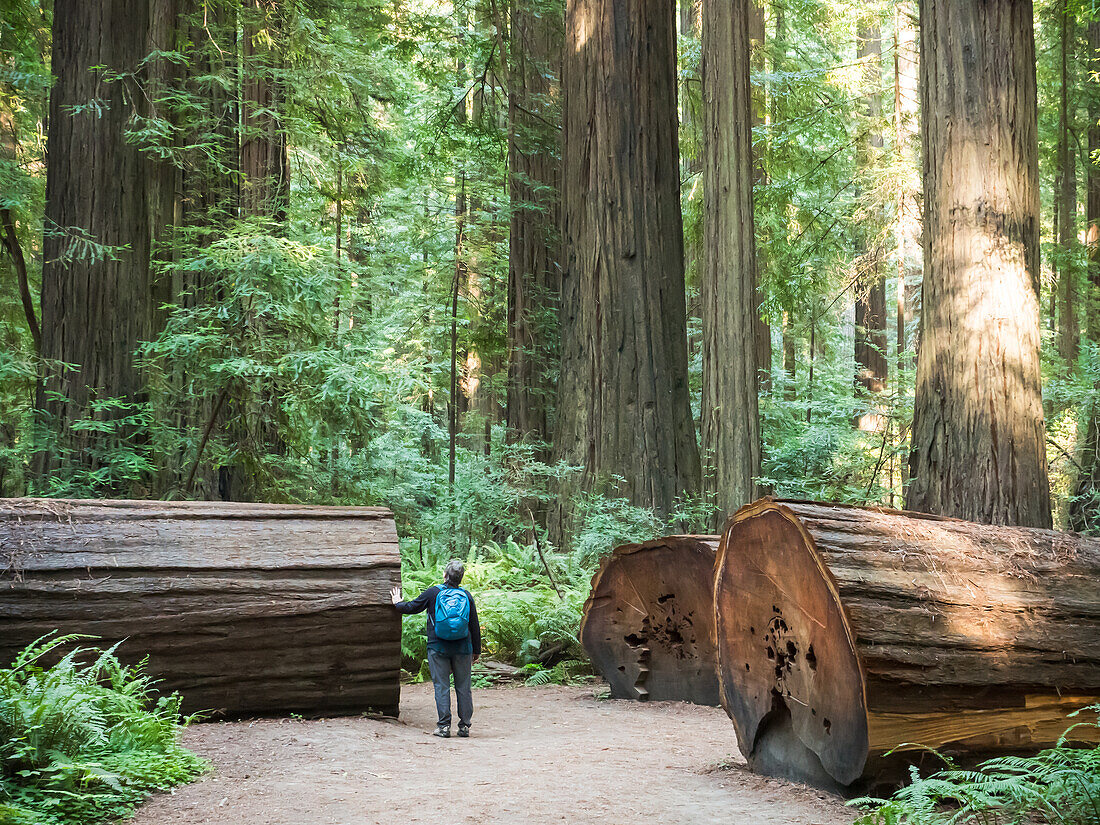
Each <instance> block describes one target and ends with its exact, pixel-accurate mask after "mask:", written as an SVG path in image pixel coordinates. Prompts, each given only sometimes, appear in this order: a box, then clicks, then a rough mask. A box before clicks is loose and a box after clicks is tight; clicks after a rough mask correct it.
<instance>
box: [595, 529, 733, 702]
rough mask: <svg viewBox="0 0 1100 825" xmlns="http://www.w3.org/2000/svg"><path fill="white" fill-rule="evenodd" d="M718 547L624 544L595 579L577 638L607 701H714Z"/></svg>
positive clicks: (678, 540) (704, 539)
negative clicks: (608, 687)
mask: <svg viewBox="0 0 1100 825" xmlns="http://www.w3.org/2000/svg"><path fill="white" fill-rule="evenodd" d="M717 544H718V537H717V536H669V537H667V538H661V539H654V540H653V541H647V542H644V543H642V544H626V545H622V546H621V547H616V548H615V550H614V552H613V553H612V554H611V555H610V556H609V557H608V558H607V559H605V560H604V563H603V564H602V565H601V566H600V569H599V570H598V571H597V572H596V575H595V576H593V578H592V590H591V593H590V595H589V597H588V601H587V602H586V603H585V605H584V617H583V619H582V620H581V632H580V637H581V643H582V644H583V645H584V649H585V650H586V651H587V652H588V656H589V658H590V659H591V660H592V666H593V668H594V669H595V670H596V672H597V673H599V674H600V675H601V676H603V678H604V679H606V680H607V682H608V684H610V685H611V696H612V697H614V698H617V699H640V700H646V699H654V700H681V701H685V702H694V703H696V704H700V705H717V704H718V678H717V676H716V674H715V670H714V666H715V645H714V630H713V623H712V613H713V604H712V599H713V593H712V585H713V576H714V552H715V548H716V547H717Z"/></svg>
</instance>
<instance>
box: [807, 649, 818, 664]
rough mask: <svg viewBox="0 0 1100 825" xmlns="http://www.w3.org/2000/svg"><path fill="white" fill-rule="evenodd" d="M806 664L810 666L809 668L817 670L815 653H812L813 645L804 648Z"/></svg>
mask: <svg viewBox="0 0 1100 825" xmlns="http://www.w3.org/2000/svg"><path fill="white" fill-rule="evenodd" d="M806 664H808V665H809V666H810V670H817V655H816V654H815V653H814V646H813V645H810V646H809V647H808V648H806Z"/></svg>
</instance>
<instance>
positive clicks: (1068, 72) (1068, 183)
mask: <svg viewBox="0 0 1100 825" xmlns="http://www.w3.org/2000/svg"><path fill="white" fill-rule="evenodd" d="M1058 16H1059V23H1060V26H1061V42H1060V45H1059V56H1060V58H1061V87H1062V88H1061V95H1060V99H1059V107H1058V121H1059V123H1058V182H1059V187H1058V218H1057V224H1058V245H1059V246H1060V247H1061V248H1062V254H1063V255H1064V256H1065V258H1064V260H1065V263H1064V264H1063V266H1062V267H1060V272H1059V273H1058V354H1059V355H1061V356H1062V358H1064V359H1065V361H1066V362H1067V363H1068V364H1070V365H1074V364H1076V361H1077V351H1078V349H1079V347H1080V339H1081V330H1080V324H1079V321H1078V317H1077V274H1076V266H1075V265H1074V257H1075V255H1076V252H1077V226H1076V224H1077V151H1076V148H1075V147H1074V146H1072V139H1073V138H1072V135H1071V132H1072V129H1073V111H1072V109H1071V104H1070V88H1071V86H1072V85H1073V82H1074V81H1073V75H1072V65H1071V63H1072V50H1073V42H1074V39H1075V36H1076V21H1075V20H1074V16H1073V12H1072V11H1071V9H1070V6H1069V0H1062V2H1061V4H1060V8H1059V10H1058Z"/></svg>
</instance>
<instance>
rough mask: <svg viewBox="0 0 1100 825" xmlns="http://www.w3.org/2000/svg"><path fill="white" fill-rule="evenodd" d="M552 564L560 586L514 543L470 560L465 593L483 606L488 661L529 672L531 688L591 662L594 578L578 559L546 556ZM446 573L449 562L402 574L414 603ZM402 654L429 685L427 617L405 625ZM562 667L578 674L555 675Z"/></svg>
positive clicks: (530, 552)
mask: <svg viewBox="0 0 1100 825" xmlns="http://www.w3.org/2000/svg"><path fill="white" fill-rule="evenodd" d="M547 564H548V565H549V566H550V569H551V571H552V573H553V576H554V580H553V582H551V580H550V577H549V575H547V572H546V569H545V568H544V567H543V565H542V562H541V561H540V560H539V558H538V553H537V551H536V550H535V549H534V548H533V547H527V546H524V545H521V544H517V543H516V542H515V541H513V540H512V539H508V540H507V541H505V542H503V543H501V544H498V543H496V542H486V543H485V544H483V545H481V546H479V547H477V548H475V550H474V552H473V553H471V556H470V558H469V559H468V560H467V562H466V575H465V577H464V578H463V580H462V586H463V587H466V588H467V589H469V590H470V592H471V593H473V595H474V601H475V603H476V604H477V614H478V620H479V621H480V623H481V635H482V648H483V651H482V652H483V655H485V656H486V657H487V658H492V659H496V660H498V661H502V662H507V663H510V664H516V665H527V666H530V667H528V671H529V674H528V678H529V679H531V680H534V679H535V671H538V670H542V671H546V672H547V673H548V674H549V675H547V676H539V677H538V680H540V681H546V680H549V681H556V682H562V681H566V680H567V679H569V678H571V677H572V676H575V675H576V671H578V670H583V669H584V666H583V665H579V664H578V662H582V661H584V659H585V656H584V651H583V649H582V648H581V646H580V642H579V641H578V640H577V629H578V627H579V626H580V619H581V610H582V608H583V607H584V600H585V598H586V597H587V595H588V582H589V578H590V577H591V574H590V573H588V572H587V570H586V569H585V568H584V567H582V566H580V565H579V564H578V563H577V562H576V561H575V559H574V558H573V557H572V556H566V555H563V554H557V553H553V554H547ZM445 566H446V563H445V562H442V561H441V562H439V563H436V564H427V565H425V564H417V563H416V561H415V560H410V559H409V558H406V559H405V561H404V565H403V568H404V569H403V571H402V580H403V582H402V583H403V587H404V592H405V597H406V598H413V597H414V596H416V595H417V594H418V593H420V592H421V591H423V590H425V589H427V588H428V587H431V586H432V585H433V584H438V583H439V582H441V581H442V580H443V568H444V567H445ZM555 584H556V585H557V590H555V588H554V585H555ZM559 591H560V595H559ZM401 654H402V659H403V662H404V666H405V669H406V670H408V671H410V672H411V673H412V674H413V675H414V676H416V677H418V678H427V663H426V658H427V640H426V639H425V637H424V615H423V614H417V615H413V616H406V617H405V619H404V624H403V626H402V633H401ZM563 662H572V663H573V665H572V668H573V669H572V671H569V670H567V669H566V668H558V669H557V670H554V667H555V666H556V665H557V664H558V663H563ZM544 666H546V667H544ZM551 671H553V672H552V673H550V672H551ZM540 681H532V683H534V684H537V683H540Z"/></svg>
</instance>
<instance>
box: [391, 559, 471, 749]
mask: <svg viewBox="0 0 1100 825" xmlns="http://www.w3.org/2000/svg"><path fill="white" fill-rule="evenodd" d="M465 573H466V568H465V566H464V565H463V564H462V562H460V561H458V560H457V559H455V560H453V561H451V562H450V563H449V564H448V565H447V569H446V570H445V571H444V573H443V585H442V586H440V585H438V584H433V585H432V586H431V587H429V588H428V589H427V590H425V591H424V592H423V593H421V594H420V595H419V596H417V597H416V598H415V599H413V600H412V601H408V602H406V601H402V600H401V588H399V587H395V588H393V590H391V591H390V599H391V600H392V601H393V606H394V607H396V608H397V610H398V612H399V613H405V614H412V613H420V612H421V611H425V610H426V611H427V613H428V669H429V670H430V671H431V673H432V684H433V685H435V709H436V713H437V714H438V716H439V722H438V724H437V725H436V728H435V731H434V733H433V734H432V735H433V736H439V737H442V738H443V739H447V738H448V737H450V735H451V674H454V677H455V702H456V704H457V705H458V735H459V736H461V737H462V738H466V737H467V736H469V735H470V717H472V716H473V713H474V697H473V692H472V691H471V689H470V666H471V665H472V664H473V663H474V662H476V661H477V659H478V657H479V656H480V655H481V625H480V624H479V623H478V620H477V608H476V607H475V606H474V597H473V596H471V595H470V591H468V590H466V589H464V588H462V587H459V585H460V584H461V583H462V577H463V575H465ZM437 624H438V627H437Z"/></svg>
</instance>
